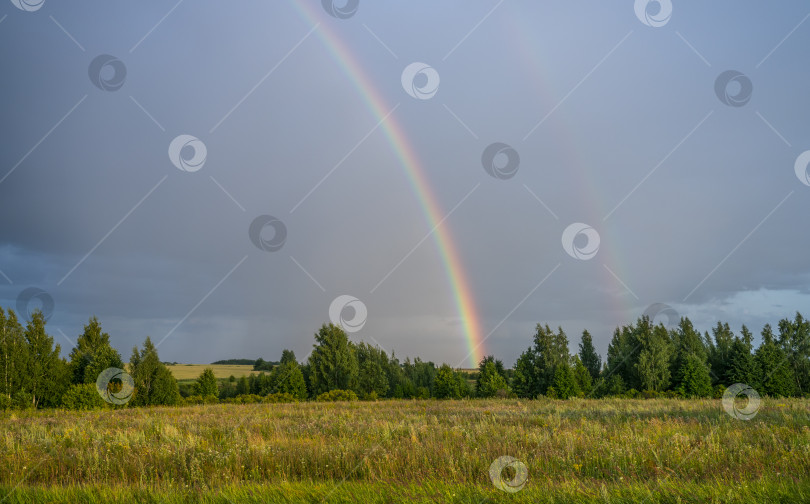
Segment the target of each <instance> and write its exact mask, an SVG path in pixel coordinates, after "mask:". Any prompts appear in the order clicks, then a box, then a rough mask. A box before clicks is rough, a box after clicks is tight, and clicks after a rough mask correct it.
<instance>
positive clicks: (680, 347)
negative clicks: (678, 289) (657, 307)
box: [671, 317, 733, 397]
mask: <svg viewBox="0 0 810 504" xmlns="http://www.w3.org/2000/svg"><path fill="white" fill-rule="evenodd" d="M672 339H673V345H674V358H673V359H672V366H671V370H672V371H671V375H672V389H673V390H684V391H687V392H688V393H682V395H688V396H696V395H697V396H700V397H703V395H701V394H702V392H703V389H702V388H701V387H702V384H700V381H701V380H702V378H700V377H699V378H697V382H696V381H695V380H696V378H695V377H694V373H695V372H697V373H699V374H701V375H702V372H700V371H695V370H696V366H695V361H697V362H701V363H702V364H703V366H704V367H706V375H707V376H708V373H709V368H708V365H707V359H708V354H707V351H706V347H705V345H704V343H703V339H702V338H701V336H700V333H698V332H697V331H696V330H695V328H694V326H693V325H692V321H690V320H689V318H687V317H683V318H681V321H680V323H679V324H678V328H677V329H676V330H675V331H673V332H672ZM692 357H695V359H692ZM687 371H688V372H689V373H690V375H689V376H687V375H685V374H684V373H686V372H687ZM687 380H688V381H689V383H685V381H687ZM732 383H733V382H732ZM709 385H710V386H711V379H710V380H709ZM695 386H697V387H698V388H697V389H695V388H694V387H695Z"/></svg>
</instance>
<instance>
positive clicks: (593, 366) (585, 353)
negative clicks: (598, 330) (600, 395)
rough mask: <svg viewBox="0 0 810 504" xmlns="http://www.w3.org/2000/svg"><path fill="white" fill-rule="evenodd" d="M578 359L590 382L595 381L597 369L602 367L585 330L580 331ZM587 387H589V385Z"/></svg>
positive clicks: (599, 369)
mask: <svg viewBox="0 0 810 504" xmlns="http://www.w3.org/2000/svg"><path fill="white" fill-rule="evenodd" d="M579 360H580V361H581V362H582V365H583V366H585V369H586V370H587V371H588V374H589V375H590V376H591V382H596V380H597V379H598V378H599V371H601V369H602V358H601V357H600V356H599V354H598V353H596V348H594V346H593V338H592V337H591V333H589V332H588V331H587V330H586V331H582V341H581V342H580V344H579ZM588 389H590V386H589V387H588ZM583 390H584V389H583Z"/></svg>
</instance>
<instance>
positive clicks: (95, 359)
mask: <svg viewBox="0 0 810 504" xmlns="http://www.w3.org/2000/svg"><path fill="white" fill-rule="evenodd" d="M111 367H112V368H119V369H121V368H123V367H124V363H123V362H122V361H121V355H120V354H119V353H118V352H117V351H116V350H115V349H114V348H113V347H112V346H110V335H109V334H107V333H105V332H102V330H101V324H99V322H98V319H97V318H96V317H90V321H89V322H88V323H87V324H86V325H85V326H84V332H83V333H82V334H81V335H80V336H79V338H78V339H77V340H76V347H75V348H73V350H71V352H70V370H71V375H72V377H73V383H76V384H79V383H95V382H96V379H97V378H98V375H99V374H101V372H102V371H104V370H105V369H107V368H111Z"/></svg>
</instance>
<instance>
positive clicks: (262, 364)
mask: <svg viewBox="0 0 810 504" xmlns="http://www.w3.org/2000/svg"><path fill="white" fill-rule="evenodd" d="M251 364H253V370H254V371H272V370H273V368H274V367H275V366H276V365H277V364H278V363H277V362H267V361H265V360H264V359H262V358H261V357H259V358H258V359H256V361H254V362H251Z"/></svg>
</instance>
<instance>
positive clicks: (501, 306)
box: [0, 0, 810, 364]
mask: <svg viewBox="0 0 810 504" xmlns="http://www.w3.org/2000/svg"><path fill="white" fill-rule="evenodd" d="M309 3H310V4H311V5H309V4H308V6H307V7H306V9H308V10H309V11H310V12H313V13H315V14H313V16H314V17H313V18H312V19H310V18H309V17H308V16H306V15H303V14H302V12H303V10H302V9H301V8H299V7H300V5H303V4H300V5H297V4H296V3H295V2H273V3H270V4H268V3H267V2H259V1H252V2H242V3H240V4H239V5H238V6H236V7H235V6H232V5H225V4H222V3H221V2H207V1H206V2H195V3H193V4H192V3H188V2H186V3H183V4H181V5H179V6H178V7H177V8H176V9H175V10H174V11H172V12H171V13H170V14H169V15H168V16H167V13H168V12H169V9H170V7H167V5H165V4H164V3H163V2H141V3H139V4H138V5H134V4H133V5H113V4H109V5H92V6H91V5H88V6H85V7H81V8H77V7H75V6H74V7H68V6H66V5H62V4H60V3H57V2H53V1H46V2H45V4H44V5H43V7H42V8H41V9H39V10H38V11H35V12H22V11H20V10H19V9H16V8H15V7H14V6H13V5H12V4H10V3H7V4H6V5H5V7H3V8H2V9H0V18H3V21H2V22H0V41H2V42H3V43H2V44H0V54H1V55H2V62H3V63H2V65H3V75H4V78H3V80H2V95H0V114H2V117H3V118H4V119H3V122H2V125H0V128H2V138H3V148H2V150H0V178H3V177H4V180H3V181H2V182H0V212H1V213H2V215H3V219H2V221H0V240H2V241H1V242H0V271H2V272H3V275H5V277H4V276H2V275H0V297H2V304H3V305H4V306H8V307H13V306H15V302H16V298H17V295H18V294H19V292H20V291H22V290H23V289H24V288H26V287H29V286H36V287H38V288H41V289H43V290H45V291H47V292H48V293H49V294H50V295H51V296H52V297H53V299H54V301H55V309H54V314H53V316H52V318H51V320H50V322H49V323H50V326H51V327H52V328H53V330H52V332H55V331H56V329H59V330H61V331H62V332H64V333H65V335H66V336H67V338H65V337H63V336H61V335H58V337H57V340H58V341H59V342H60V343H61V344H62V345H63V347H65V348H67V347H69V341H67V339H70V338H74V337H75V335H76V334H77V333H78V332H79V331H80V330H81V325H82V323H84V322H85V321H86V319H87V317H88V316H90V315H91V314H96V315H98V316H99V317H100V319H101V321H102V323H103V324H104V327H105V329H106V330H108V331H109V332H110V333H111V334H112V335H113V342H114V343H115V344H116V346H117V347H118V348H119V349H121V350H122V351H123V352H124V353H125V354H127V355H128V348H130V347H131V346H132V345H135V344H139V343H140V342H141V341H142V339H143V338H144V337H145V336H146V335H147V334H148V335H150V336H152V338H153V339H154V340H155V341H163V343H162V344H161V347H160V348H161V355H162V357H163V358H164V359H167V360H185V361H197V362H205V361H210V360H214V359H218V358H227V357H236V356H258V355H262V356H264V357H266V358H273V357H275V356H277V355H278V354H279V353H280V352H281V349H282V348H285V347H289V348H293V349H294V350H295V351H296V352H297V353H298V354H299V357H303V356H304V355H306V353H307V352H308V351H309V349H310V348H311V344H312V333H313V332H314V331H315V330H316V329H317V327H318V326H319V324H321V323H323V322H326V321H328V317H329V315H328V309H329V306H330V303H331V302H332V301H333V300H334V299H335V298H336V297H337V296H340V295H343V294H348V295H352V296H355V297H357V298H359V299H360V300H362V302H363V303H364V304H365V306H367V308H368V313H369V317H368V320H367V323H366V324H365V325H364V326H363V329H362V330H361V331H359V332H357V333H353V334H352V338H353V339H366V340H368V341H376V342H379V343H380V344H381V345H382V346H383V347H385V348H386V349H387V350H389V351H390V350H392V349H393V350H396V351H397V354H398V355H400V356H403V357H404V356H405V355H421V356H424V357H426V358H430V359H432V360H436V361H447V362H450V363H451V364H456V363H458V362H459V361H460V360H461V359H462V358H463V357H464V356H465V355H466V354H467V353H468V350H469V349H468V347H467V344H466V342H465V337H464V333H463V331H464V329H463V324H462V321H461V320H460V318H459V313H458V311H457V307H456V302H455V299H454V297H453V292H452V289H451V286H450V284H449V282H448V279H447V271H446V266H445V264H444V263H443V261H442V257H441V250H440V249H439V247H438V246H437V243H436V241H435V240H434V239H433V236H431V237H429V238H428V239H427V240H424V241H423V242H422V240H423V239H424V237H425V235H426V234H428V233H430V231H431V229H432V228H433V226H434V225H435V222H431V221H429V220H428V219H426V217H425V211H424V208H423V206H422V204H421V203H420V199H419V196H418V194H417V193H416V192H415V191H414V189H413V186H412V183H411V181H410V177H411V175H410V174H409V173H408V172H407V171H406V170H405V168H403V166H402V164H401V162H400V159H399V155H398V153H397V152H395V151H394V150H393V149H392V148H391V145H390V144H389V142H388V141H387V139H386V135H385V132H384V128H381V127H380V125H379V122H380V119H381V117H380V115H379V114H378V113H375V112H374V111H373V110H372V109H371V108H370V107H369V100H373V99H375V97H376V96H378V97H379V99H380V100H381V101H380V103H382V105H380V106H381V108H382V109H381V110H380V112H382V114H386V113H388V112H389V111H391V110H392V109H394V107H396V110H394V111H393V112H392V113H391V116H390V117H389V119H388V121H396V122H397V123H399V124H400V126H401V129H402V131H403V133H404V134H405V136H407V138H408V141H409V143H410V144H412V146H413V147H414V152H415V154H416V156H417V157H418V158H419V159H420V160H421V162H422V165H423V169H424V175H425V179H426V181H427V183H428V185H429V186H430V187H431V192H432V193H433V194H434V195H435V203H436V205H437V208H438V211H439V213H441V214H442V215H441V216H440V217H439V218H442V217H444V216H446V215H447V214H448V213H449V212H450V211H451V210H452V215H450V216H449V217H448V218H447V219H446V220H445V221H443V222H442V223H441V226H443V228H446V230H447V231H448V232H449V233H450V235H452V237H453V238H454V241H455V245H456V248H457V249H458V250H459V257H460V264H459V266H461V267H462V268H463V270H464V271H465V272H466V275H467V276H468V279H469V284H470V288H471V294H472V296H473V298H474V300H475V305H476V307H477V311H478V314H479V317H480V321H481V330H482V335H488V334H489V333H492V334H491V335H490V336H489V339H488V340H487V342H486V343H485V348H486V349H487V351H488V352H489V353H495V354H497V355H499V356H503V358H504V359H505V360H506V361H507V362H509V363H511V362H512V360H513V359H514V358H515V357H516V356H517V355H518V354H519V353H520V352H521V351H522V350H523V349H524V348H525V347H526V346H528V345H529V343H530V338H531V333H532V331H533V327H534V324H535V323H536V322H543V323H549V324H550V325H554V326H556V325H562V326H563V327H564V328H565V329H566V331H567V332H568V334H569V338H570V339H571V342H572V345H571V347H572V349H574V348H575V347H576V343H577V342H578V339H579V333H580V332H581V331H582V329H584V328H588V329H590V330H591V332H593V333H594V335H595V338H596V342H597V345H598V346H599V347H600V349H601V350H602V351H604V349H605V348H606V346H607V340H608V339H609V336H610V332H611V331H612V328H613V327H615V326H616V325H617V324H621V323H626V322H629V321H632V320H634V319H635V318H636V317H638V316H640V315H641V314H642V313H644V310H645V309H646V308H647V307H648V306H649V305H651V304H652V303H655V302H664V303H667V304H669V305H671V306H673V307H674V308H675V309H676V310H677V311H678V312H679V313H681V314H684V315H689V316H690V317H694V318H695V320H696V322H698V324H699V326H700V327H701V329H707V328H708V327H709V326H710V325H711V324H712V323H714V321H716V319H718V318H719V319H723V320H728V321H729V322H730V323H731V324H732V325H734V326H735V327H739V325H740V324H742V323H747V324H749V325H750V326H751V327H752V328H753V329H755V330H758V329H759V327H761V325H762V324H763V323H765V322H766V321H770V322H773V321H774V319H775V318H778V317H781V316H789V315H791V314H792V312H794V311H795V310H797V309H802V308H803V307H805V306H807V300H808V299H810V297H809V296H808V294H810V292H809V290H810V289H809V288H808V285H810V283H808V279H809V278H810V270H809V269H808V263H807V260H806V257H807V254H806V250H807V248H808V245H810V243H808V241H810V239H808V235H807V233H804V232H802V230H803V226H802V224H803V223H804V221H805V220H806V219H805V217H804V216H806V215H807V212H808V210H810V199H809V198H808V194H810V187H807V186H805V185H803V184H802V183H801V182H800V181H799V180H798V178H797V177H796V175H795V173H794V171H793V165H794V162H795V160H796V158H797V156H799V154H800V153H801V152H803V151H805V150H807V149H810V143H808V138H810V127H808V123H807V121H806V120H805V118H804V116H805V115H806V114H803V112H802V111H805V110H808V106H810V97H809V96H808V95H807V94H806V92H804V88H805V87H806V86H804V83H805V82H806V78H807V70H806V64H805V61H804V58H803V48H804V47H806V46H807V44H808V41H809V39H810V25H804V24H800V21H801V20H802V18H803V17H804V16H805V15H806V12H805V7H804V4H803V3H802V2H798V1H796V2H782V3H780V4H779V5H778V6H771V5H763V4H760V3H755V2H744V3H739V2H733V3H732V2H716V3H713V4H711V5H708V4H707V5H703V4H694V5H680V4H676V5H675V8H674V10H673V12H672V15H671V17H668V18H666V19H663V18H662V19H658V20H656V19H657V18H655V19H652V18H650V19H652V20H650V19H648V18H645V17H644V16H641V17H637V15H636V12H634V9H633V8H632V6H624V7H621V8H619V7H617V6H615V5H606V4H604V3H601V2H592V3H589V4H577V5H576V6H574V5H571V4H570V3H567V2H562V1H561V2H552V3H548V2H544V3H537V2H530V1H528V0H527V1H519V2H506V3H503V5H498V4H496V3H495V2H493V3H491V4H489V5H484V4H481V5H476V6H472V7H471V6H470V5H468V3H465V2H449V3H443V4H442V5H440V6H437V5H435V4H434V3H430V2H425V3H424V4H420V3H416V4H413V3H409V4H402V5H384V6H383V5H376V4H373V3H371V2H360V3H359V6H358V9H357V12H356V13H353V15H351V16H348V17H347V16H342V17H345V19H342V18H341V16H338V17H335V16H333V15H331V14H330V13H327V12H325V11H324V10H323V9H322V8H321V5H320V2H317V1H313V2H309ZM496 5H498V6H497V8H495V9H494V10H492V9H493V7H496ZM584 7H585V8H584ZM490 11H492V12H491V14H488V13H490ZM649 12H652V11H649ZM4 16H5V17H4ZM164 16H166V17H165V19H164ZM482 20H483V22H481V23H480V25H479V22H480V21H482ZM766 21H767V22H766ZM314 23H320V25H318V27H317V28H315V29H314V30H313V28H314V26H315V24H314ZM645 23H646V24H647V25H656V26H647V25H645ZM657 25H660V26H657ZM474 27H475V29H473V28H474ZM794 28H795V31H793V32H792V33H791V30H794ZM330 34H331V35H330ZM788 34H790V36H789V37H787V38H785V37H786V36H787V35H788ZM335 39H340V40H342V43H343V44H345V46H346V48H347V49H346V50H347V51H348V53H350V54H344V55H343V56H344V58H347V57H349V56H350V57H351V59H353V60H356V61H357V62H358V65H359V66H360V67H361V68H362V72H363V73H364V74H365V76H366V77H365V79H366V80H367V81H368V82H371V83H373V86H374V90H373V91H372V90H370V89H365V90H361V89H358V88H357V87H356V85H355V82H354V80H353V79H352V76H351V72H352V71H353V70H351V66H350V65H349V66H348V67H347V64H348V60H346V59H344V60H343V61H342V62H341V61H338V60H337V59H336V58H335V56H334V54H333V52H332V51H333V50H334V51H337V52H338V53H340V51H341V49H340V48H336V47H331V48H330V47H329V41H330V40H331V41H333V42H334V40H335ZM102 55H109V57H108V56H103V57H102V58H101V59H97V58H98V57H99V56H102ZM110 57H111V58H113V59H110ZM94 61H95V62H96V63H95V64H93V62H94ZM414 62H420V63H423V65H421V66H419V68H421V69H424V68H427V67H429V68H431V69H432V70H431V71H430V72H428V73H426V74H424V75H422V76H421V77H419V76H418V75H415V76H414V80H413V83H412V84H413V86H416V87H410V88H407V89H410V91H411V95H409V93H408V92H407V89H403V85H402V72H403V69H405V68H406V67H407V66H408V65H409V64H411V63H414ZM425 65H426V66H427V67H426V66H425ZM347 68H348V70H347ZM124 70H125V73H124ZM727 70H734V71H736V72H737V73H738V74H741V75H743V76H744V77H745V78H746V79H748V81H746V82H749V81H750V83H751V92H750V96H743V97H740V100H739V101H738V102H735V103H733V104H732V105H739V104H741V105H742V106H730V105H729V104H728V103H724V101H723V99H721V98H723V97H725V96H726V95H723V94H721V98H718V95H717V93H716V89H715V88H716V85H717V78H718V76H719V75H721V74H722V73H723V72H724V71H727ZM431 72H432V73H431ZM432 75H434V76H438V77H439V78H440V79H439V80H438V81H437V82H438V88H435V87H432V86H434V85H435V82H433V83H431V82H429V81H428V80H426V81H424V82H423V81H422V80H417V79H422V78H425V79H428V78H429V77H430V76H432ZM735 75H737V74H735ZM355 77H358V76H356V75H355ZM361 80H363V79H362V78H361ZM732 80H733V79H732ZM732 80H730V81H729V83H728V86H724V89H725V90H726V91H727V93H728V95H729V96H739V94H740V92H741V91H742V92H743V93H744V94H748V88H747V87H745V86H743V87H742V88H737V87H734V86H736V85H738V84H739V83H738V82H737V83H736V84H735V82H736V81H734V82H732ZM738 80H739V79H738ZM414 89H417V90H419V89H421V90H422V91H419V92H416V91H414ZM433 91H435V95H434V94H433ZM372 95H373V96H372ZM421 98H427V99H421ZM726 102H728V100H726ZM181 135H187V137H186V136H181ZM192 137H193V138H192ZM178 138H180V140H178V142H179V143H178V144H176V145H178V146H179V147H180V150H179V156H180V157H179V158H178V151H177V149H174V150H173V151H172V154H171V156H172V157H170V145H172V141H173V140H175V139H178ZM195 142H199V143H195ZM496 143H501V144H504V145H508V146H509V147H510V148H511V149H513V151H509V152H514V153H515V154H516V156H517V157H515V159H519V167H518V168H517V169H516V170H515V169H513V167H509V175H510V176H509V177H500V178H498V177H494V176H492V173H501V168H502V167H503V165H497V166H496V165H490V166H488V167H485V166H484V165H482V155H483V154H484V153H485V152H486V149H487V147H488V146H490V145H492V144H496ZM182 146H185V147H182ZM195 146H197V150H195ZM203 146H204V149H202V147H203ZM203 152H204V153H205V156H202V153H203ZM195 153H197V154H200V155H199V156H198V157H197V158H195V159H193V160H192V158H194V154H195ZM182 159H185V160H187V161H188V162H189V163H191V165H189V164H184V162H182V161H181V160H182ZM495 162H496V163H498V162H505V160H504V159H501V158H497V157H496V158H495ZM178 167H179V168H178ZM488 170H489V171H488ZM465 198H466V199H465ZM460 202H461V203H460ZM259 216H272V217H273V218H275V219H278V220H279V221H280V222H283V225H284V228H285V229H286V232H287V234H286V239H285V240H284V242H283V244H282V245H281V246H280V247H270V248H269V249H268V248H267V247H257V246H255V244H254V242H256V241H257V239H256V238H255V237H254V239H253V240H251V237H250V236H249V230H250V227H251V223H252V222H254V220H255V219H256V218H257V217H259ZM573 223H583V224H585V225H586V226H588V227H590V228H592V229H593V230H594V231H595V232H596V233H598V238H599V248H598V251H597V252H596V254H595V255H594V256H593V257H592V258H591V259H589V260H579V259H577V258H575V257H572V255H569V254H568V253H566V247H567V249H568V250H569V251H570V250H573V249H572V248H571V247H574V248H577V247H579V248H582V247H586V246H587V243H586V242H587V240H586V238H585V237H584V236H579V235H577V236H576V237H575V240H574V241H573V242H571V243H570V244H569V245H568V246H566V247H564V246H563V243H561V237H562V236H563V232H564V230H565V229H566V228H567V227H568V226H569V225H571V224H573ZM270 231H272V230H268V229H265V230H264V231H263V232H265V233H267V232H270ZM263 236H264V235H263ZM265 239H266V240H271V239H272V233H270V234H269V235H267V236H265ZM420 242H421V245H419V246H418V247H416V248H415V249H414V246H415V245H417V244H419V243H420ZM259 243H262V242H261V241H259ZM270 249H272V250H270ZM411 250H413V252H412V253H410V251H411ZM583 250H584V249H583ZM409 253H410V255H409ZM574 255H576V254H574ZM403 258H404V260H403ZM6 277H7V278H6ZM544 279H545V280H544ZM10 282H11V283H10ZM372 290H373V291H374V292H373V293H372ZM530 293H531V294H530ZM521 300H523V301H522V303H521ZM496 328H497V330H495V329H496ZM57 334H58V333H57ZM465 364H466V363H465Z"/></svg>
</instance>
